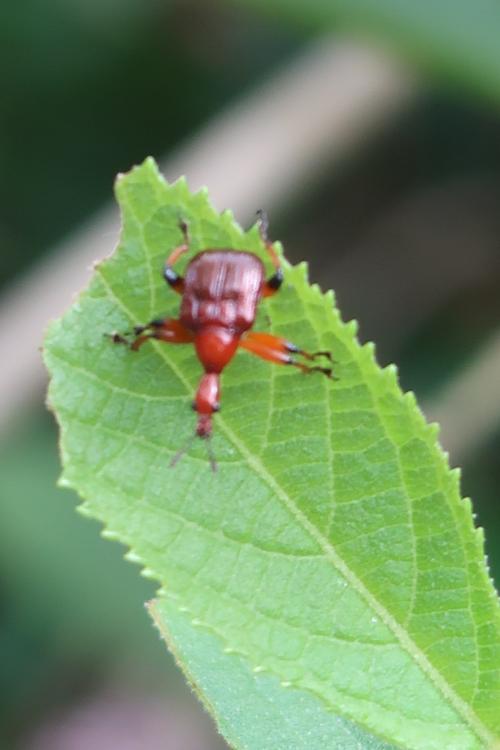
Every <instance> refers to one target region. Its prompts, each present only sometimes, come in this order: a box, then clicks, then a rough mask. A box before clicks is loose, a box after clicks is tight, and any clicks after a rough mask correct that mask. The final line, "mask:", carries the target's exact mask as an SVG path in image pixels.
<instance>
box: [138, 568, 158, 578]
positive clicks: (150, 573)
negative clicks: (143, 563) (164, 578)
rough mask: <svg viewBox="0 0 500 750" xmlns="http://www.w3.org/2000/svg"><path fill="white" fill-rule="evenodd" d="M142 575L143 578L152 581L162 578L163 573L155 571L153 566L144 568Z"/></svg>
mask: <svg viewBox="0 0 500 750" xmlns="http://www.w3.org/2000/svg"><path fill="white" fill-rule="evenodd" d="M141 576H142V577H143V578H148V579H150V580H152V581H158V580H161V575H160V574H159V573H155V571H154V570H153V569H152V568H143V569H142V570H141Z"/></svg>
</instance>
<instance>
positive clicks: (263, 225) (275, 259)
mask: <svg viewBox="0 0 500 750" xmlns="http://www.w3.org/2000/svg"><path fill="white" fill-rule="evenodd" d="M257 216H258V217H259V221H258V223H259V232H260V237H261V240H262V242H263V243H264V246H265V248H266V250H267V252H268V253H269V255H270V258H271V262H272V264H273V266H274V267H275V269H276V271H275V273H273V275H272V276H270V277H269V278H268V279H267V280H266V281H264V283H263V284H262V289H261V295H262V296H263V297H271V295H273V294H276V292H277V291H278V289H279V288H280V286H281V285H282V283H283V270H282V268H281V261H280V259H279V256H278V254H277V253H276V251H275V249H274V247H273V243H272V242H271V240H270V239H269V236H268V234H267V230H268V228H269V222H268V219H267V214H266V212H265V211H263V210H262V209H259V211H257Z"/></svg>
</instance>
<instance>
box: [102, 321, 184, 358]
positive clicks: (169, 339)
mask: <svg viewBox="0 0 500 750" xmlns="http://www.w3.org/2000/svg"><path fill="white" fill-rule="evenodd" d="M134 334H135V338H134V340H133V341H131V342H130V341H128V340H127V339H126V338H125V337H124V336H122V335H121V334H119V333H115V334H112V336H111V338H112V340H113V341H114V342H115V344H126V345H127V346H130V348H131V349H132V350H133V351H134V352H136V351H137V350H138V349H140V347H141V346H142V345H143V344H144V343H145V342H146V341H148V340H150V339H155V340H157V341H164V342H165V343H167V344H190V343H192V342H193V341H194V335H193V333H192V332H191V331H190V330H189V329H188V328H185V327H184V326H183V325H182V323H181V322H180V321H179V320H176V319H175V318H163V319H159V318H158V319H156V320H152V321H151V322H150V323H147V325H144V326H136V327H135V328H134Z"/></svg>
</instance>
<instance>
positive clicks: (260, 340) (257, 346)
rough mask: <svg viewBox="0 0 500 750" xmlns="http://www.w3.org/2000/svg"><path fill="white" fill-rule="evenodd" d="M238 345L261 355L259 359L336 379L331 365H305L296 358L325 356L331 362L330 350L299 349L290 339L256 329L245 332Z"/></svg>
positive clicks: (310, 358) (312, 358) (308, 358)
mask: <svg viewBox="0 0 500 750" xmlns="http://www.w3.org/2000/svg"><path fill="white" fill-rule="evenodd" d="M239 346H240V347H241V348H242V349H246V350H247V351H249V352H251V353H252V354H255V355H256V356H257V357H261V359H266V360H268V361H269V362H274V363H275V364H278V365H291V366H292V367H297V368H298V369H299V370H301V371H302V372H303V373H306V374H309V373H312V372H321V373H323V375H326V377H328V378H330V379H331V380H336V378H335V376H334V375H333V372H332V368H331V367H321V366H319V365H306V364H304V363H303V362H300V361H299V360H297V358H296V357H299V356H300V357H303V358H304V359H307V360H309V361H311V360H314V359H316V358H317V357H327V358H328V359H329V360H330V361H331V362H333V358H332V355H331V353H330V352H324V351H321V352H314V353H309V352H306V351H304V350H303V349H300V348H299V347H298V346H296V345H295V344H292V342H291V341H287V340H286V339H283V338H280V337H279V336H273V335H272V334H271V333H258V332H256V331H252V332H250V333H247V334H246V336H244V337H242V338H241V339H240V343H239Z"/></svg>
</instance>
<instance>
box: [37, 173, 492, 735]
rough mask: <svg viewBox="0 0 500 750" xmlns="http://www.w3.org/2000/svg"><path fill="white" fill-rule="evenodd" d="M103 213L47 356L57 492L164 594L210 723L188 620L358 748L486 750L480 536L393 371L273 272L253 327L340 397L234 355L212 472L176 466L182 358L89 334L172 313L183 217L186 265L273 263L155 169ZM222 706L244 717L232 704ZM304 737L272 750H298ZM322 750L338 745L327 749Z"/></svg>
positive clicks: (198, 461)
mask: <svg viewBox="0 0 500 750" xmlns="http://www.w3.org/2000/svg"><path fill="white" fill-rule="evenodd" d="M117 196H118V200H119V203H120V206H121V209H122V216H123V231H122V236H121V240H120V244H119V247H118V249H117V251H116V252H115V253H114V254H113V255H112V256H111V257H110V258H109V259H107V260H106V261H104V262H102V263H100V264H99V265H98V266H97V268H96V271H95V275H94V278H93V280H92V282H91V284H90V286H89V288H88V289H87V290H86V291H85V292H84V293H83V294H82V295H81V296H80V298H79V299H78V301H77V302H76V303H75V304H74V306H73V307H72V308H71V309H70V310H69V311H68V313H67V314H66V315H65V316H64V317H63V318H62V319H61V320H59V321H56V322H54V323H53V324H52V325H51V326H50V329H49V331H48V334H47V338H46V348H45V358H46V362H47V365H48V368H49V370H50V372H51V376H52V379H51V385H50V391H49V400H50V403H51V405H52V407H53V409H54V410H55V412H56V415H57V418H58V420H59V423H60V426H61V450H62V459H63V465H64V470H63V477H62V481H63V482H64V484H66V485H68V486H71V487H73V488H74V489H75V490H76V491H77V492H78V493H79V494H80V495H81V496H82V497H83V498H84V501H85V502H84V504H83V506H82V512H84V513H86V514H88V515H90V516H92V517H95V518H98V519H100V520H101V521H102V522H103V523H104V524H105V531H104V532H103V533H104V534H105V535H106V536H108V537H110V538H113V539H117V540H120V541H121V542H123V543H124V544H126V545H127V546H128V547H129V548H130V551H129V553H128V557H129V558H130V559H132V560H134V561H136V562H138V563H139V564H140V565H141V566H142V567H143V568H144V569H145V570H144V572H145V574H146V575H149V576H152V577H154V578H155V579H156V580H158V581H159V582H160V584H161V599H163V603H162V602H161V601H160V603H159V604H158V605H157V606H156V609H155V611H156V613H157V614H156V619H157V621H158V622H160V621H162V620H164V622H163V627H162V630H163V632H164V633H165V634H167V639H168V637H169V636H168V634H169V633H170V634H171V635H170V640H171V642H172V643H174V642H175V651H176V653H177V654H178V658H179V661H180V663H181V665H182V666H183V668H184V669H185V670H186V671H187V672H188V674H189V675H190V676H191V679H192V680H194V682H195V683H196V685H197V689H198V691H199V692H200V693H202V694H203V699H204V701H205V703H206V704H207V705H208V706H210V707H211V709H212V710H213V713H214V715H215V717H216V719H217V721H218V723H219V726H221V727H222V728H224V726H226V723H225V722H226V720H227V716H225V715H224V710H225V709H224V708H217V706H220V705H222V704H221V703H220V702H218V701H217V700H216V699H215V697H214V696H212V695H211V692H212V689H213V681H212V683H211V682H210V680H208V679H205V680H203V679H202V676H203V674H205V673H204V670H206V671H207V672H209V671H210V663H211V662H210V658H207V659H206V660H205V662H204V661H203V659H199V660H198V662H197V664H198V666H197V667H196V669H194V668H193V667H192V665H191V666H189V665H190V659H191V657H192V658H193V659H194V658H195V657H194V656H193V649H195V648H196V639H193V630H192V628H191V629H190V628H189V627H188V624H189V623H191V626H192V627H194V628H195V629H196V630H198V631H199V633H200V638H207V639H209V640H210V643H211V644H212V645H213V648H214V649H215V651H216V652H217V653H218V654H222V655H224V654H225V655H226V656H227V655H228V654H233V655H234V656H235V658H236V657H237V658H238V659H241V664H243V665H244V668H245V669H246V670H248V674H258V675H267V676H268V677H269V680H271V682H270V683H267V682H266V685H267V684H272V689H273V690H278V692H279V690H283V691H289V697H283V698H282V699H281V698H280V700H283V705H284V706H285V705H288V706H289V710H290V711H291V713H293V711H294V709H293V707H292V706H293V701H294V699H295V700H296V701H297V704H296V706H297V712H299V708H298V707H299V705H300V701H301V700H303V696H304V695H307V696H308V698H307V700H311V701H313V702H314V705H315V710H317V711H321V712H325V713H326V714H327V715H328V716H333V717H337V718H338V719H339V720H340V719H341V720H342V721H344V720H345V721H347V722H351V723H353V724H355V725H356V731H357V732H359V737H364V739H360V740H359V743H360V744H359V747H363V748H369V747H378V745H377V744H375V745H374V744H371V745H370V744H369V743H370V742H372V743H373V742H378V740H375V739H374V738H379V740H380V741H381V742H382V743H383V742H385V743H389V744H391V743H392V744H395V745H397V746H398V747H403V748H409V749H411V750H442V749H443V748H450V749H451V748H453V750H479V748H488V749H491V748H494V747H496V742H498V739H495V738H498V735H499V733H500V711H499V704H500V610H499V607H498V600H497V598H496V595H495V592H494V589H493V586H492V583H491V581H490V580H489V577H488V572H487V568H486V565H485V560H484V552H483V538H482V532H481V531H480V530H478V529H476V528H474V523H473V518H472V513H471V507H470V503H469V501H467V500H463V499H461V498H460V494H459V486H458V482H459V478H458V473H457V472H456V471H450V469H449V467H448V465H447V461H446V458H445V456H444V454H443V453H442V451H441V449H440V448H439V446H438V444H437V439H436V428H435V427H434V426H429V425H427V424H426V423H425V421H424V419H423V417H422V415H421V413H420V412H419V410H418V408H417V406H416V404H415V399H414V397H413V395H412V394H406V395H404V394H402V392H401V390H400V388H399V386H398V383H397V375H396V371H395V368H394V367H388V368H385V369H381V368H379V366H378V365H377V363H376V361H375V358H374V353H373V346H372V345H365V346H360V345H359V343H358V342H357V340H356V328H355V325H354V324H353V323H350V324H344V323H343V322H342V321H341V319H340V316H339V313H338V312H337V310H336V309H335V307H334V301H333V295H332V293H327V294H326V295H324V294H322V293H321V292H320V290H319V289H318V288H317V287H316V286H312V287H311V286H310V285H309V284H308V281H307V275H306V267H305V265H304V264H301V265H300V266H297V267H290V266H288V265H286V266H285V276H286V284H285V285H284V289H283V290H282V291H281V292H280V293H279V294H278V295H276V296H275V297H273V298H271V299H270V300H269V301H266V302H265V303H263V305H262V310H261V313H260V314H259V318H258V320H257V322H256V326H255V328H256V329H257V330H258V329H263V330H271V331H272V332H274V333H276V334H279V335H283V336H286V337H287V338H288V339H290V340H292V341H294V342H295V343H297V344H299V345H300V346H302V347H304V348H308V349H310V350H317V349H321V350H325V349H326V350H330V351H331V352H332V353H333V356H334V358H335V361H336V366H335V371H336V375H337V377H338V380H336V381H334V382H332V381H330V380H328V379H327V378H325V377H323V376H322V375H319V374H313V375H309V376H304V375H302V374H301V373H299V372H297V371H296V370H295V369H294V368H287V367H279V366H274V365H271V364H269V363H266V362H263V361H261V360H258V359H256V358H253V357H252V356H251V355H249V354H248V353H245V352H242V353H239V354H238V355H237V357H236V358H235V360H234V361H233V362H232V363H231V365H230V366H229V367H228V368H227V370H226V371H225V372H224V374H223V393H222V411H221V413H220V414H218V415H217V416H216V419H215V436H214V441H213V443H214V450H215V453H216V455H217V460H218V463H219V470H218V472H217V473H213V472H211V471H210V468H209V463H208V460H207V455H206V446H205V444H204V441H201V440H197V441H195V443H194V444H193V446H192V448H191V449H190V450H189V451H188V454H187V455H185V456H184V457H183V459H182V460H181V461H180V462H179V463H178V464H177V465H176V466H175V467H174V468H171V467H170V466H169V463H170V461H171V459H172V457H173V455H175V453H176V451H177V450H178V449H179V447H180V446H182V445H183V444H184V443H185V442H186V441H187V440H188V438H189V436H190V435H192V434H193V431H194V424H195V415H194V414H193V413H192V411H191V409H190V408H189V406H190V403H191V400H192V397H193V393H194V390H195V388H196V384H197V381H198V379H199V376H200V365H199V363H198V361H197V360H196V357H195V354H194V350H193V348H192V347H191V346H186V345H175V346H174V345H165V344H160V343H151V344H150V343H148V344H146V345H145V346H144V347H143V348H142V349H141V351H140V352H138V353H134V352H131V351H129V350H128V349H126V348H125V347H122V346H116V345H114V344H113V343H112V342H111V341H110V340H109V339H108V338H106V337H105V335H104V334H106V333H109V332H112V331H115V330H117V331H126V330H130V329H131V327H132V326H133V325H136V324H139V323H144V322H146V321H148V320H150V319H151V318H153V317H158V316H159V315H171V316H176V315H177V311H178V309H179V297H178V296H177V295H176V294H175V293H174V292H172V291H171V290H169V289H167V288H166V287H165V284H164V282H163V280H162V277H161V269H162V264H163V261H164V259H165V257H166V255H167V253H168V252H169V251H170V249H171V248H173V247H175V246H176V245H178V244H179V243H180V242H181V239H182V237H181V233H180V230H179V226H178V222H179V219H180V218H182V219H183V220H185V221H187V222H188V223H189V227H190V234H191V241H192V250H193V252H196V251H200V250H202V249H206V248H228V247H229V248H234V249H246V250H250V251H253V252H256V253H257V254H259V255H260V256H261V257H262V258H263V259H264V260H265V262H266V263H268V261H267V260H266V255H265V252H264V250H263V247H262V243H261V241H260V238H259V235H258V232H257V230H256V228H253V229H252V230H251V231H250V232H248V233H243V232H242V231H241V229H240V228H239V227H238V226H237V225H236V224H235V223H234V221H233V219H232V216H231V215H230V214H229V213H228V212H226V213H224V214H223V215H219V214H217V213H216V212H215V211H214V209H213V208H212V207H211V205H210V203H209V200H208V197H207V194H206V192H204V191H201V192H199V193H197V194H195V195H192V194H190V192H189V190H188V187H187V185H186V184H185V182H184V181H179V182H177V183H175V184H173V185H167V184H166V183H165V182H164V181H163V179H162V178H161V177H160V175H159V174H158V172H157V168H156V165H155V164H154V162H153V161H152V160H151V159H148V160H147V161H146V162H145V163H144V164H143V165H142V166H140V167H137V168H135V169H134V170H132V171H131V172H130V173H129V174H127V175H125V176H121V177H120V178H119V179H118V181H117ZM181 266H182V264H181ZM175 612H177V613H178V614H177V615H175V616H174V615H170V614H169V613H175ZM169 618H171V621H170V619H169ZM176 618H177V619H176ZM175 619H176V622H177V626H176V624H175V623H174V622H173V621H174V620H175ZM181 621H182V627H180V626H179V622H181ZM176 627H177V630H175V628H176ZM174 630H175V634H174ZM190 644H191V645H190ZM193 644H194V645H193ZM214 644H215V645H214ZM190 653H191V656H190ZM207 653H208V652H207ZM214 658H215V657H214ZM200 664H201V665H203V664H204V665H205V666H200ZM237 673H238V668H237V667H234V669H229V668H228V670H227V675H228V678H227V679H228V680H229V681H230V680H231V679H233V675H234V679H237V678H236V676H235V675H236V674H237ZM205 677H207V674H205ZM222 679H224V678H223V675H222V674H221V680H222ZM266 679H267V678H266ZM254 682H255V681H254ZM251 684H252V681H251V680H249V682H248V690H249V694H250V692H252V688H251V687H250V686H251ZM255 684H256V685H257V684H258V685H259V686H260V684H261V683H260V682H259V683H257V682H255ZM200 685H202V687H200ZM211 685H212V686H211ZM219 687H220V686H219ZM226 687H227V692H228V694H229V695H230V694H231V690H230V689H229V687H230V686H226ZM255 689H256V690H257V688H255ZM234 696H235V697H234V700H235V701H237V702H238V706H239V714H241V715H242V714H243V713H244V706H243V705H242V703H241V693H239V689H237V688H236V687H235V689H234ZM290 696H291V697H290ZM226 697H227V696H226ZM228 700H229V699H228ZM287 701H290V703H287ZM249 704H251V701H250V698H249ZM224 705H225V706H226V707H227V701H226V703H224ZM249 710H251V709H249ZM287 710H288V709H287ZM233 714H234V716H233V718H234V717H236V718H234V721H236V722H238V715H239V714H238V711H237V710H236V708H235V706H233ZM243 720H245V721H248V716H246V717H244V719H243V717H242V719H241V721H243ZM253 721H254V722H258V721H259V716H258V715H254V716H253ZM301 726H302V725H301ZM301 731H302V732H304V734H303V736H301ZM301 731H299V732H297V740H296V743H295V744H288V745H283V747H284V748H285V747H286V748H287V750H290V749H292V748H293V750H302V748H304V750H305V748H310V747H311V745H310V744H308V740H307V734H306V733H305V728H304V727H303V726H302V730H301ZM227 736H228V737H231V738H233V737H234V736H239V735H238V732H237V731H236V734H235V733H234V732H233V733H232V734H231V732H228V733H227ZM231 741H232V740H231ZM325 742H326V744H325V746H328V747H333V748H335V747H339V748H341V747H344V745H342V741H341V740H339V741H337V740H336V739H335V736H334V735H331V736H330V739H329V740H328V741H325ZM275 746H276V747H279V746H278V745H275ZM345 746H347V745H345ZM382 746H383V745H381V747H382ZM234 747H238V748H239V747H241V748H243V747H244V748H252V749H253V748H255V750H257V748H261V747H262V743H261V744H259V742H258V741H256V743H255V744H252V743H251V742H246V741H245V742H242V743H241V744H238V743H237V742H236V743H235V744H234Z"/></svg>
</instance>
